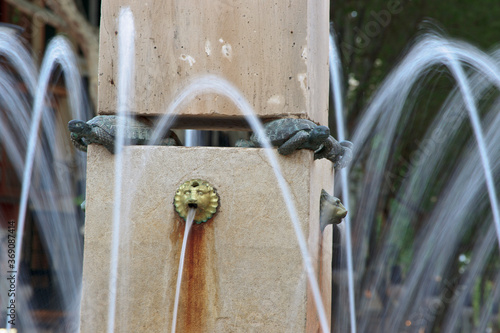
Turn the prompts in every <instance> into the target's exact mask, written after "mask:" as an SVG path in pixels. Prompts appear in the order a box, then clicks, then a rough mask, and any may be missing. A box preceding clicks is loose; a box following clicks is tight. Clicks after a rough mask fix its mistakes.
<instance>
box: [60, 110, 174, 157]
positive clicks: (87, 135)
mask: <svg viewBox="0 0 500 333" xmlns="http://www.w3.org/2000/svg"><path fill="white" fill-rule="evenodd" d="M118 120H119V119H118V116H96V117H94V118H92V119H90V120H89V121H87V122H84V121H82V120H71V121H70V122H69V123H68V129H69V131H70V137H71V141H72V142H73V144H74V145H75V147H76V148H77V149H79V150H81V151H84V152H86V151H87V146H88V145H89V144H92V143H96V144H100V145H103V146H104V147H105V148H106V149H107V150H109V152H110V153H112V154H114V153H115V137H116V134H117V129H118ZM152 134H153V128H152V127H151V126H149V125H148V124H146V122H145V121H140V120H138V119H135V118H131V117H127V118H126V125H125V138H126V139H127V141H128V142H129V143H130V144H132V145H144V144H147V143H148V141H149V140H150V139H151V137H152ZM158 144H160V145H164V146H180V145H181V142H180V140H179V138H178V137H177V135H175V133H174V132H172V131H169V133H167V135H166V136H165V137H164V138H162V139H161V140H160V142H159V143H158Z"/></svg>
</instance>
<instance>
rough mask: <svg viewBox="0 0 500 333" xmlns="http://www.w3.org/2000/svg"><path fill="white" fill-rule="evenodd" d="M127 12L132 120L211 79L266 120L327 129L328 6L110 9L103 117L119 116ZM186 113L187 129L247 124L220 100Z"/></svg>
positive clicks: (139, 5)
mask: <svg viewBox="0 0 500 333" xmlns="http://www.w3.org/2000/svg"><path fill="white" fill-rule="evenodd" d="M123 6H129V7H130V8H131V11H132V13H133V15H134V18H135V26H136V42H135V45H136V59H135V69H136V75H135V97H136V105H135V106H134V108H133V110H131V111H134V112H136V113H138V114H141V115H159V114H162V113H163V112H164V111H165V110H164V108H165V106H166V105H167V104H168V103H169V102H170V101H172V100H173V99H174V98H175V96H176V95H177V93H178V92H179V91H181V90H182V89H183V88H184V87H185V86H186V85H187V84H189V83H190V82H191V80H192V79H194V78H196V77H197V76H199V75H203V74H214V75H218V76H221V77H223V78H225V79H226V80H228V81H230V82H231V83H233V84H234V85H235V86H236V87H237V88H238V89H239V90H240V91H242V92H243V94H244V95H245V97H246V98H247V99H248V100H249V101H250V103H251V104H252V105H253V106H254V109H255V111H256V112H257V113H258V114H259V116H261V117H262V118H264V119H266V118H280V117H290V116H294V117H299V118H308V119H310V120H313V121H316V122H318V123H321V124H324V125H327V124H328V78H329V77H328V70H329V69H328V31H329V30H328V29H329V25H328V15H329V10H328V8H329V7H328V6H329V2H328V1H326V0H323V1H317V0H303V1H292V2H285V1H265V0H256V1H246V0H201V1H195V0H182V1H181V0H165V1H159V0H156V1H155V0H153V1H131V0H104V1H103V2H102V20H101V29H100V32H101V35H100V49H99V51H100V64H99V113H100V114H114V113H115V112H116V92H117V89H116V82H117V73H116V71H117V63H118V59H117V58H118V54H117V50H118V46H117V35H118V34H119V33H120V32H119V31H118V27H117V19H118V15H119V12H120V8H121V7H123ZM179 114H180V115H181V124H182V125H183V126H184V127H189V128H193V127H194V126H197V127H200V128H203V127H204V125H203V124H205V123H206V118H211V119H214V118H215V119H217V118H219V119H220V118H231V119H232V118H241V116H240V111H239V110H237V109H236V108H235V106H234V105H233V104H232V103H231V102H230V101H228V100H227V99H225V98H223V97H220V96H216V95H205V96H200V98H199V99H198V100H197V101H195V102H193V103H191V104H190V105H188V106H186V107H185V108H183V109H182V110H179ZM186 118H187V119H186ZM183 119H184V120H185V121H183ZM200 120H203V121H200ZM208 129H213V128H208Z"/></svg>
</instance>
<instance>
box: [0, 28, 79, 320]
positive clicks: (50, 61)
mask: <svg viewBox="0 0 500 333" xmlns="http://www.w3.org/2000/svg"><path fill="white" fill-rule="evenodd" d="M0 37H1V38H2V42H1V43H0V45H2V47H7V48H9V49H15V47H14V45H15V44H18V43H17V42H16V43H14V44H10V45H5V44H4V42H5V41H6V40H7V41H8V42H12V41H10V40H9V37H8V36H5V35H4V34H3V33H2V35H1V36H0ZM2 53H3V54H6V56H7V58H8V59H9V58H11V57H14V55H13V54H10V53H9V52H6V51H4V50H3V49H2ZM23 54H24V53H23V52H20V58H19V59H16V60H14V61H13V64H14V66H15V67H16V69H17V70H19V73H20V74H21V76H22V77H23V78H24V79H25V80H26V81H25V83H26V84H27V87H28V89H29V90H30V91H31V92H32V93H33V92H34V103H33V112H32V116H31V124H30V130H29V134H28V140H27V149H26V157H25V161H24V163H23V176H22V189H21V198H20V205H19V216H18V219H17V221H18V225H17V234H16V248H15V253H16V261H15V267H14V269H13V271H14V272H15V273H14V274H16V275H17V276H19V274H20V273H21V272H20V269H19V265H20V262H21V258H20V255H21V249H22V241H23V239H24V237H23V232H24V225H25V220H26V212H27V206H28V199H29V197H30V190H31V180H32V174H33V165H34V162H35V154H36V146H37V140H38V131H39V127H40V122H41V120H42V116H43V113H44V111H45V110H46V108H45V106H44V104H45V103H47V102H48V100H47V87H48V84H49V80H50V76H51V74H52V73H53V72H54V69H55V67H56V65H59V66H60V67H61V68H62V70H63V72H64V73H65V78H66V85H67V88H68V89H71V90H72V91H74V93H73V94H71V95H70V103H71V108H72V111H73V114H74V115H75V116H77V117H80V116H83V111H82V106H83V105H84V103H83V99H82V96H81V91H82V90H81V87H80V75H79V73H78V71H77V69H76V68H77V66H76V60H75V59H74V56H73V52H72V49H71V47H70V45H69V43H68V42H67V41H66V40H65V39H64V38H63V37H56V38H54V39H53V40H52V41H51V42H50V43H49V45H48V47H47V51H46V54H45V57H44V59H43V62H42V67H41V72H40V76H39V78H38V83H37V85H36V87H35V85H34V84H33V82H34V80H33V79H34V78H33V74H34V70H33V67H32V66H31V64H32V62H31V61H29V62H28V64H27V65H26V64H25V63H24V62H23V61H26V59H23V58H24V57H23ZM14 58H15V57H14ZM9 60H12V59H9ZM45 116H47V115H45ZM20 120H21V121H22V118H21V119H20ZM44 128H45V129H46V130H47V129H49V130H53V127H52V126H50V125H49V124H48V123H47V122H44ZM46 134H47V135H50V134H52V137H54V135H53V134H54V133H53V132H48V133H46ZM7 142H9V140H7ZM55 142H56V140H54V139H52V140H51V142H50V143H51V144H52V145H54V146H55ZM50 148H51V150H53V147H50ZM15 160H17V161H19V158H17V159H15ZM32 200H34V201H35V202H36V201H37V200H36V198H34V197H33V196H32ZM49 207H50V205H49V206H47V208H49ZM56 222H57V221H56ZM52 223H53V222H52ZM49 226H50V223H49ZM74 226H75V227H76V224H75V225H74ZM46 230H48V226H47V227H46ZM42 235H43V230H42ZM44 237H46V239H48V237H49V236H48V235H47V234H45V235H44ZM46 243H47V244H48V248H49V252H50V253H51V255H53V256H54V259H58V258H59V256H60V254H57V253H56V252H57V251H60V249H57V247H58V245H57V244H56V245H51V244H50V242H46ZM69 248H70V247H69ZM66 254H67V255H69V254H70V253H69V252H66ZM71 254H75V255H76V253H71ZM67 259H68V258H64V259H63V260H67ZM74 259H75V258H71V259H69V262H70V261H71V260H74ZM66 263H68V261H66ZM71 266H72V265H67V266H66V267H71ZM79 271H80V270H78V268H76V267H75V271H74V272H73V273H75V274H77V275H76V277H75V276H73V277H70V280H67V279H66V277H65V276H64V273H63V275H59V276H58V278H59V282H60V283H61V286H64V287H70V288H72V289H71V290H72V292H67V291H63V292H62V295H63V298H66V299H65V303H66V306H68V308H71V307H75V306H76V307H78V306H79V301H78V300H75V299H73V298H72V297H73V296H74V295H75V294H76V295H78V294H79V290H80V287H81V286H80V279H81V277H80V274H78V273H79ZM15 281H16V283H17V281H18V279H16V280H15ZM77 298H78V297H77ZM11 299H12V300H14V297H12V298H11ZM75 303H76V304H75ZM6 327H7V329H9V328H10V327H11V325H10V323H9V322H7V324H6Z"/></svg>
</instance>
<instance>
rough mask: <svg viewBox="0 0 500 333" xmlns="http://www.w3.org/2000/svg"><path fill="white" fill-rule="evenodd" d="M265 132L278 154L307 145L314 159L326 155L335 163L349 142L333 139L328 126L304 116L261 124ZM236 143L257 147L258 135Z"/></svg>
mask: <svg viewBox="0 0 500 333" xmlns="http://www.w3.org/2000/svg"><path fill="white" fill-rule="evenodd" d="M264 132H265V135H266V136H267V138H268V140H269V142H270V143H271V145H273V146H277V147H278V153H280V154H281V155H289V154H291V153H293V152H294V151H295V150H297V149H310V150H312V151H314V159H321V158H327V159H329V160H331V161H332V162H333V163H334V164H335V163H336V162H337V161H340V160H341V159H342V158H341V157H340V155H341V154H342V153H343V152H345V151H346V150H347V149H350V148H346V147H347V146H349V145H348V144H346V145H345V146H344V145H343V144H342V143H339V142H338V141H337V140H335V139H334V138H333V137H332V136H331V135H330V129H329V128H328V127H327V126H321V125H316V124H315V123H314V122H312V121H310V120H307V119H295V118H283V119H276V120H273V121H270V122H268V123H266V124H264ZM345 142H347V143H350V142H349V141H345ZM236 146H237V147H260V146H262V144H261V138H259V137H258V136H257V135H256V134H255V133H254V134H252V135H251V136H250V140H239V141H238V142H237V143H236ZM351 147H352V144H351ZM342 160H345V161H347V159H342ZM345 164H346V165H347V163H345ZM335 167H337V165H336V166H335Z"/></svg>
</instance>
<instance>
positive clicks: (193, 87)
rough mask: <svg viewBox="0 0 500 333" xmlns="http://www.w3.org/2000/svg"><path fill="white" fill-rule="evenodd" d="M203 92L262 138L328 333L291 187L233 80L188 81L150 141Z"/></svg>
mask: <svg viewBox="0 0 500 333" xmlns="http://www.w3.org/2000/svg"><path fill="white" fill-rule="evenodd" d="M203 93H216V94H220V95H223V96H226V97H228V98H229V99H230V100H231V101H232V102H233V103H234V104H235V105H236V106H237V107H238V109H239V110H240V111H241V112H242V113H243V115H244V116H245V119H246V120H247V122H248V123H249V124H250V127H251V128H252V130H253V131H254V133H256V134H257V136H258V137H260V138H263V139H262V142H261V144H262V147H263V148H265V149H264V152H265V154H266V155H267V158H268V160H269V162H270V164H271V166H272V168H273V171H274V174H275V176H276V179H277V181H278V185H279V187H280V189H281V194H282V195H283V199H284V201H285V204H286V207H287V210H288V213H289V215H290V219H291V220H292V225H293V228H294V231H295V235H296V236H297V241H298V243H299V248H300V252H301V255H302V258H303V260H304V266H305V270H306V273H307V277H308V281H309V284H310V287H311V290H312V294H313V299H314V303H315V306H316V310H317V312H318V316H319V321H320V326H321V329H322V330H323V332H329V331H330V329H329V327H328V321H327V319H326V318H327V317H326V314H325V309H324V306H323V302H322V300H321V294H320V291H319V286H318V282H317V280H316V277H315V274H314V269H313V266H312V263H311V256H310V254H309V251H308V249H307V242H306V240H305V237H304V234H303V232H302V230H301V228H300V221H299V219H298V215H297V212H296V209H295V205H294V203H293V200H292V197H291V195H290V189H289V187H288V185H287V183H286V181H285V179H284V178H283V175H282V173H281V168H280V166H279V163H278V160H277V159H276V156H275V153H274V152H273V149H272V146H271V144H270V143H269V140H268V139H267V137H266V135H265V134H264V128H263V127H262V123H261V122H260V120H259V119H258V118H257V116H256V115H255V112H254V111H253V110H252V107H251V105H250V104H249V103H248V101H247V100H246V99H245V98H244V97H243V95H242V94H241V93H240V92H239V91H238V90H237V89H236V88H235V87H234V86H233V85H232V84H231V83H229V82H228V81H226V80H225V79H222V78H220V77H217V76H213V75H206V76H203V77H199V78H197V79H194V80H193V81H192V83H191V84H189V85H188V86H187V87H186V88H185V89H184V90H183V91H182V92H181V93H179V94H178V95H177V96H176V98H175V99H174V101H172V103H170V105H169V106H168V108H167V109H166V112H165V115H164V116H163V117H162V119H161V120H160V121H159V122H158V125H157V127H156V129H155V132H154V133H153V135H152V138H151V141H152V142H153V143H154V142H157V140H158V139H159V138H160V137H162V135H163V134H164V133H166V132H167V131H168V129H169V126H171V124H172V122H173V117H172V114H174V111H177V110H179V108H180V107H181V106H182V105H183V104H184V103H187V102H189V101H191V100H193V99H194V98H195V97H197V96H199V95H200V94H203Z"/></svg>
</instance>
